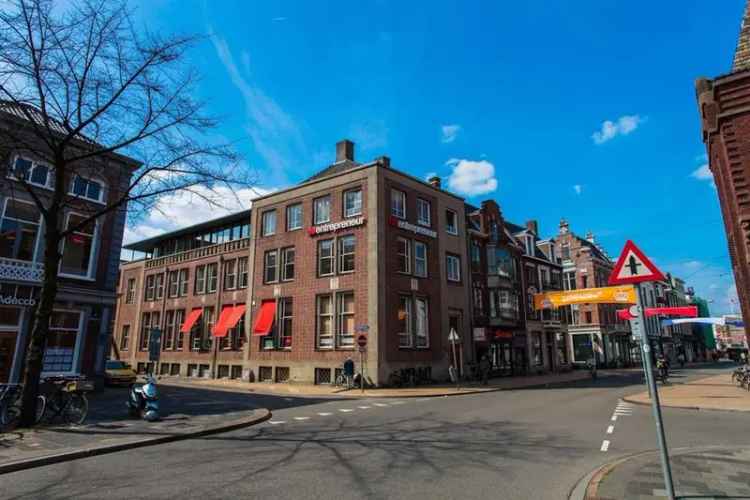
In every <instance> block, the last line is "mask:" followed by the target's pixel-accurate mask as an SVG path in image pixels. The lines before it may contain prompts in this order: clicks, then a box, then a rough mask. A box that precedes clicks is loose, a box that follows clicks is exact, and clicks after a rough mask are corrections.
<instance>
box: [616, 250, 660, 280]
mask: <svg viewBox="0 0 750 500" xmlns="http://www.w3.org/2000/svg"><path fill="white" fill-rule="evenodd" d="M664 279H665V278H664V274H663V273H662V272H661V271H659V269H657V267H656V266H655V265H654V264H653V262H651V261H650V260H649V258H648V257H646V255H645V254H644V253H643V252H642V251H641V250H640V249H639V248H638V247H637V246H635V243H633V242H632V241H630V240H628V241H626V242H625V248H623V249H622V253H621V254H620V258H619V259H617V264H615V268H614V270H613V271H612V274H611V275H610V276H609V284H610V285H625V284H629V283H643V282H644V281H662V280H664Z"/></svg>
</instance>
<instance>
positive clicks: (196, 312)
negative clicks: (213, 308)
mask: <svg viewBox="0 0 750 500" xmlns="http://www.w3.org/2000/svg"><path fill="white" fill-rule="evenodd" d="M201 314H203V309H202V308H200V307H199V308H196V309H193V310H192V311H190V314H188V315H187V318H185V322H184V323H183V324H182V327H181V328H180V331H181V332H182V333H190V330H191V329H192V328H193V325H194V324H195V322H196V321H198V318H200V317H201Z"/></svg>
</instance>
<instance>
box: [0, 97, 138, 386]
mask: <svg viewBox="0 0 750 500" xmlns="http://www.w3.org/2000/svg"><path fill="white" fill-rule="evenodd" d="M27 114H28V115H31V116H32V117H35V119H36V120H38V122H39V123H41V122H42V118H41V114H40V113H39V111H38V110H37V109H36V108H33V107H31V106H26V108H25V109H24V110H22V109H20V108H19V107H18V106H17V105H15V104H12V103H9V102H6V101H0V127H13V129H14V131H15V133H16V134H18V136H19V137H22V138H24V139H19V140H18V141H17V144H19V145H21V146H20V147H15V146H14V145H10V144H4V143H0V178H1V179H2V182H0V383H6V382H13V383H17V382H20V381H21V378H22V374H23V365H24V360H25V349H26V345H27V344H28V340H29V335H30V332H31V328H32V324H33V319H34V313H35V306H36V304H37V300H38V296H39V292H40V290H41V285H42V280H43V276H44V262H43V260H44V259H43V252H44V231H45V228H44V219H43V218H42V214H41V212H40V210H39V209H38V206H37V205H35V204H34V202H33V201H34V199H33V197H32V194H31V193H33V195H34V196H35V197H37V198H38V199H39V200H40V201H41V202H42V203H45V204H46V202H48V200H49V198H50V197H51V193H52V190H53V186H54V182H55V169H54V167H53V166H51V165H50V164H49V163H47V162H46V161H45V160H44V158H43V156H46V155H45V153H44V149H43V148H42V147H41V146H39V139H37V138H36V136H34V135H33V133H32V132H31V131H30V130H31V129H32V128H33V125H31V124H30V123H29V122H28V120H27ZM50 126H51V128H52V130H55V131H58V132H59V133H60V135H61V137H62V136H64V135H65V134H66V131H65V129H64V128H63V127H62V126H61V125H57V124H56V122H54V121H52V122H51V125H50ZM55 127H59V128H55ZM86 141H87V140H84V138H81V140H80V142H79V141H74V142H73V148H90V147H91V144H92V143H91V142H86ZM99 161H101V160H99ZM105 161H106V162H107V163H106V165H101V164H99V163H94V162H93V161H92V162H91V163H87V164H85V165H80V166H78V168H77V172H76V174H75V175H72V176H71V179H70V181H69V186H68V187H67V189H66V193H67V195H66V197H65V200H64V206H65V209H64V213H63V214H62V224H63V225H64V227H65V229H67V228H69V227H73V226H74V225H77V224H80V223H81V222H84V221H85V218H87V217H88V216H90V215H91V214H94V213H96V212H98V211H99V210H101V209H102V208H104V207H105V206H106V205H107V203H108V202H110V201H111V200H117V199H118V198H119V197H120V196H121V192H122V191H123V190H125V189H126V188H127V187H128V185H129V182H130V177H131V174H132V172H133V171H134V170H135V169H137V168H138V167H139V164H138V163H137V162H136V161H134V160H132V159H130V158H127V157H124V156H121V155H117V154H110V155H108V156H107V158H106V160H105ZM125 208H126V207H122V208H121V209H120V210H113V211H111V212H109V213H107V214H106V215H104V216H102V217H100V218H99V219H97V220H96V221H95V222H92V223H89V224H86V225H84V226H83V227H81V228H80V229H79V230H78V231H74V232H73V233H72V234H71V235H69V236H67V237H66V238H65V241H64V244H63V245H62V248H61V251H62V261H61V263H60V268H59V271H58V276H59V288H58V293H57V297H56V304H55V307H54V310H53V313H52V317H51V320H50V331H49V334H48V336H47V341H46V345H45V351H44V358H43V366H42V370H43V371H42V376H46V375H53V374H54V375H58V374H81V373H82V374H85V375H87V376H89V377H90V378H93V379H95V380H98V381H101V380H102V378H103V375H104V361H105V357H106V354H107V352H108V350H109V344H110V340H111V336H110V335H111V329H110V325H111V322H112V317H113V316H114V309H115V302H116V295H115V287H116V280H117V266H118V264H119V257H120V246H121V244H122V236H123V231H124V226H125V215H126V214H125Z"/></svg>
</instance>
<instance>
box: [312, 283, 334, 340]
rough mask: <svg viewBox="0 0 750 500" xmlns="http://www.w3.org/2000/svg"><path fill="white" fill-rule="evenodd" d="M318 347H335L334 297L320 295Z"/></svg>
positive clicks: (318, 301) (317, 308) (318, 300)
mask: <svg viewBox="0 0 750 500" xmlns="http://www.w3.org/2000/svg"><path fill="white" fill-rule="evenodd" d="M316 310H317V332H318V349H330V348H332V347H333V298H332V297H331V296H330V295H319V296H318V298H317V304H316Z"/></svg>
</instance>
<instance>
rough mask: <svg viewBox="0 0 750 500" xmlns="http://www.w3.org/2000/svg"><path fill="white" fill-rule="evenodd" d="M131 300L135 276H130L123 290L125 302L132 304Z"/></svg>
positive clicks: (133, 292)
mask: <svg viewBox="0 0 750 500" xmlns="http://www.w3.org/2000/svg"><path fill="white" fill-rule="evenodd" d="M133 302H135V278H130V279H129V280H128V288H127V291H126V292H125V303H126V304H132V303H133Z"/></svg>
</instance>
